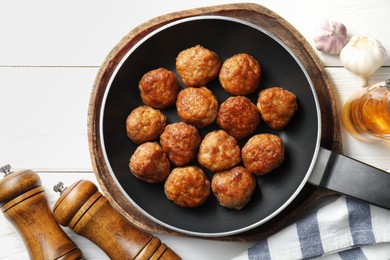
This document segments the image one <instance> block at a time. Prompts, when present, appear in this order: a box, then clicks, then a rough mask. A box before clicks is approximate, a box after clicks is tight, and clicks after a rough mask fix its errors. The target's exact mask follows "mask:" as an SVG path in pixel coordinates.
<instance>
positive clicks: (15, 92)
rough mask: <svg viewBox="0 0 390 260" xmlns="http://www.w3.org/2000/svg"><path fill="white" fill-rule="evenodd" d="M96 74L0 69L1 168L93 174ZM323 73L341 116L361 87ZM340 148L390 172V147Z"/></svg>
mask: <svg viewBox="0 0 390 260" xmlns="http://www.w3.org/2000/svg"><path fill="white" fill-rule="evenodd" d="M97 71H98V68H58V67H53V68H25V67H24V68H19V67H17V68H16V67H14V68H0V86H1V87H0V96H2V97H4V98H3V99H2V102H0V115H1V122H2V126H3V127H2V128H1V135H0V144H1V147H2V149H0V158H1V160H2V162H1V163H3V164H4V163H11V164H12V165H13V166H14V167H16V168H33V169H71V170H72V169H73V170H74V169H89V170H91V169H92V166H91V164H90V158H89V150H88V143H87V107H88V102H89V96H90V91H91V89H92V84H93V81H94V79H95V76H96V74H97ZM326 71H327V73H328V75H329V77H330V80H331V81H332V83H333V85H334V87H335V88H334V89H335V92H336V104H337V107H338V111H339V113H340V110H341V106H342V104H344V102H345V101H346V100H347V98H348V97H349V96H350V95H352V93H353V92H354V91H357V90H358V89H359V88H361V87H360V86H358V85H357V83H358V81H357V80H356V79H355V77H354V76H353V75H352V74H351V73H349V72H348V71H347V70H345V69H343V68H326ZM389 75H390V68H388V67H386V68H381V69H379V70H378V71H377V73H375V74H374V75H373V76H372V77H371V79H370V82H371V83H374V82H379V81H382V80H385V79H387V78H388V77H389ZM42 93H46V94H45V95H43V94H42ZM53 97H58V99H55V100H53ZM11 110H12V112H11ZM343 144H344V145H343V146H344V153H345V154H346V155H348V156H351V157H353V158H356V159H359V160H362V161H364V162H366V163H369V164H371V165H374V166H376V167H379V168H381V169H384V170H386V169H390V161H389V160H388V158H390V157H389V155H390V154H389V151H390V149H389V148H388V145H386V144H366V143H362V142H359V141H357V140H354V139H353V138H352V137H350V136H349V135H348V134H345V135H343ZM373 154H375V155H376V156H372V155H373Z"/></svg>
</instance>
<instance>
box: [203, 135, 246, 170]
mask: <svg viewBox="0 0 390 260" xmlns="http://www.w3.org/2000/svg"><path fill="white" fill-rule="evenodd" d="M198 161H199V163H200V164H201V165H203V166H204V167H206V168H207V169H209V170H210V171H223V170H227V169H230V168H232V167H233V166H235V165H236V164H238V163H239V162H241V156H240V146H239V145H238V143H237V140H236V139H235V138H234V137H233V136H231V135H229V134H228V133H226V132H225V131H224V130H215V131H213V132H210V133H208V134H207V135H206V136H205V137H204V139H203V141H202V142H201V143H200V146H199V153H198Z"/></svg>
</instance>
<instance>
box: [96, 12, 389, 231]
mask: <svg viewBox="0 0 390 260" xmlns="http://www.w3.org/2000/svg"><path fill="white" fill-rule="evenodd" d="M197 44H200V45H203V46H204V47H206V48H208V49H210V50H213V51H215V52H216V53H217V54H218V55H219V57H220V59H221V60H222V61H223V60H225V59H227V58H229V57H231V56H232V55H234V54H237V53H242V52H244V53H248V54H250V55H252V56H254V57H255V58H256V59H257V60H258V61H259V62H260V63H261V65H262V78H261V85H260V88H259V91H260V90H261V89H264V88H268V87H273V86H282V87H283V88H286V89H288V90H290V91H292V92H293V93H295V94H296V96H297V98H298V106H299V109H298V112H297V113H296V115H295V116H294V118H293V119H292V121H291V122H290V124H289V125H288V126H287V127H286V128H285V129H283V130H281V131H274V130H272V129H271V128H269V127H267V126H266V125H265V124H264V123H263V124H260V126H259V127H258V128H257V129H256V132H255V133H264V132H265V133H273V134H276V135H279V136H280V137H281V138H282V139H283V142H284V145H285V160H284V162H283V164H282V165H281V166H280V167H279V168H277V169H276V170H274V171H273V172H272V173H270V174H268V175H265V176H262V177H256V180H257V184H258V185H257V188H256V190H255V193H254V195H253V197H252V200H251V201H250V202H249V204H247V205H246V206H245V208H243V209H242V210H241V211H236V210H231V209H226V208H223V207H221V206H219V205H218V202H217V200H216V198H215V197H214V196H213V195H211V196H210V198H209V199H208V200H207V201H206V202H205V203H204V204H203V205H202V206H200V207H198V208H182V207H179V206H177V205H175V204H173V203H172V202H171V201H169V200H168V199H167V198H166V197H165V195H164V191H163V183H161V184H149V183H145V182H143V181H140V180H138V179H137V178H135V177H134V176H133V175H132V174H131V173H130V170H129V167H128V162H129V158H130V156H131V155H132V154H133V152H134V151H135V149H136V147H137V145H136V144H134V143H133V142H132V141H131V140H130V139H129V138H128V137H127V135H126V128H125V122H126V117H127V116H128V114H129V113H130V112H131V111H132V110H133V109H134V108H136V107H138V106H140V105H142V104H143V103H142V100H141V98H140V95H139V91H138V82H139V80H140V79H141V77H142V76H143V74H144V73H146V72H148V71H150V70H152V69H156V68H159V67H164V68H166V69H169V70H171V71H173V72H175V73H176V70H175V58H176V56H177V54H178V53H179V52H180V51H182V50H184V49H186V48H189V47H192V46H195V45H197ZM178 78H179V77H178ZM181 86H182V87H183V84H181ZM207 87H208V88H209V89H210V90H212V91H213V92H214V94H215V95H216V96H217V98H218V101H219V102H220V103H221V102H223V101H224V100H225V99H227V98H228V97H229V94H228V93H226V92H225V91H224V90H223V89H222V87H221V86H220V84H219V82H218V80H217V79H216V80H214V81H212V82H210V83H209V84H207ZM257 94H258V92H256V93H255V94H254V95H252V96H249V98H251V99H252V101H253V102H254V103H256V100H257ZM163 113H165V114H166V115H167V117H168V123H172V122H176V121H179V120H180V119H179V117H178V116H177V113H176V110H175V108H174V107H173V108H169V109H166V110H163ZM320 118H321V115H320V108H319V105H318V100H317V96H316V93H315V89H314V87H313V86H312V83H311V81H310V79H309V77H308V76H307V73H306V71H305V69H304V68H303V66H301V65H300V63H299V61H298V59H296V58H295V57H294V55H293V53H292V52H291V51H290V50H289V49H288V48H287V47H286V46H285V45H284V44H283V43H282V42H280V41H279V40H278V39H277V38H276V37H274V36H273V35H271V34H270V33H268V32H266V31H265V30H263V29H261V28H259V27H257V26H254V25H252V24H249V23H247V22H244V21H241V20H237V19H232V18H227V17H219V16H201V17H193V18H189V19H183V20H179V21H176V22H173V23H171V24H168V25H166V26H163V27H161V28H159V29H157V30H156V31H154V32H152V33H151V34H149V35H148V36H147V37H145V38H144V39H143V40H141V41H140V42H138V43H137V44H136V45H135V46H134V47H133V48H132V49H131V50H130V51H129V52H128V53H127V54H126V55H125V56H124V58H123V59H122V61H121V63H120V64H119V65H118V66H117V67H116V71H115V72H114V73H113V75H112V77H111V79H110V81H109V83H108V87H107V89H106V91H105V93H104V98H103V103H102V106H101V118H100V129H99V132H100V137H101V140H100V141H101V143H102V150H103V152H104V155H105V159H106V163H107V166H108V168H109V171H110V173H111V176H112V177H113V179H114V180H115V182H116V184H117V185H118V187H119V188H120V190H121V191H122V193H123V194H124V196H125V197H126V198H127V199H128V200H129V201H130V202H131V203H132V204H133V205H134V206H135V207H136V208H138V209H139V210H140V211H141V212H143V213H144V214H145V215H146V216H147V217H149V218H151V219H152V220H154V221H156V222H157V223H159V224H160V225H162V226H165V227H167V228H169V229H172V230H175V231H178V232H183V233H186V234H191V235H197V236H223V235H232V234H236V233H240V232H243V231H246V230H249V229H251V228H254V227H256V226H259V225H261V224H263V223H265V222H267V221H268V220H270V219H271V218H273V217H274V216H276V215H277V214H278V213H280V212H281V211H282V210H283V209H284V208H286V207H287V205H289V204H290V202H291V201H292V200H293V199H294V198H295V197H296V196H297V195H298V194H299V192H300V191H301V189H302V188H303V186H304V185H305V184H306V182H307V181H310V182H311V183H314V184H317V185H319V184H321V185H324V186H326V187H330V188H335V190H336V191H338V192H340V193H347V194H349V195H352V196H355V197H358V198H362V199H365V200H367V201H369V202H371V203H374V204H378V205H380V206H384V207H387V208H390V188H389V187H390V176H388V175H387V174H384V172H382V171H380V170H378V169H374V168H372V167H370V166H368V165H364V164H362V163H360V162H356V161H353V160H351V159H348V158H346V157H344V156H341V155H336V154H334V153H333V152H330V151H328V150H325V149H323V148H321V147H320V145H319V144H320V138H321V120H320ZM217 128H218V127H217V126H216V124H213V125H211V126H209V127H206V128H204V129H201V130H200V133H201V135H202V136H204V135H205V134H206V133H207V132H210V131H212V130H215V129H217ZM246 141H247V139H245V140H242V141H241V143H240V144H241V146H242V145H243V144H244V143H245V142H246ZM345 161H352V162H353V165H350V164H349V163H348V162H347V163H345ZM192 164H195V165H198V166H199V164H198V163H197V162H196V160H195V161H194V162H192ZM204 170H205V172H206V174H207V175H208V176H209V179H210V180H211V178H212V173H211V172H209V171H207V170H206V169H204ZM368 171H369V172H368ZM323 176H325V177H323ZM379 179H380V180H379ZM340 180H341V181H343V182H340ZM378 180H379V181H378ZM345 181H346V182H345ZM368 181H370V184H366V182H368ZM377 182H378V183H377ZM386 185H387V186H386ZM364 188H367V189H369V191H368V192H367V191H363V190H362V189H364ZM386 191H387V192H386ZM351 192H352V193H351ZM371 194H373V195H371ZM366 195H368V196H366Z"/></svg>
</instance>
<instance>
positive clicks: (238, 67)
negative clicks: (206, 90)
mask: <svg viewBox="0 0 390 260" xmlns="http://www.w3.org/2000/svg"><path fill="white" fill-rule="evenodd" d="M260 77H261V66H260V64H259V62H258V61H257V60H256V59H255V58H253V57H252V56H250V55H249V54H246V53H240V54H236V55H234V56H232V57H231V58H229V59H227V60H225V62H224V63H223V64H222V67H221V71H220V72H219V82H220V83H221V85H222V87H223V88H224V89H225V90H226V91H227V92H229V93H230V94H232V95H241V96H245V95H248V94H251V93H253V92H255V90H256V89H257V88H258V86H259V84H260Z"/></svg>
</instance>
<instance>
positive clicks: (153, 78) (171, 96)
mask: <svg viewBox="0 0 390 260" xmlns="http://www.w3.org/2000/svg"><path fill="white" fill-rule="evenodd" d="M138 87H139V91H140V93H141V98H142V101H143V102H144V103H145V104H146V105H149V106H151V107H154V108H158V109H164V108H167V107H170V106H172V105H174V104H175V102H176V98H177V93H178V92H179V82H178V80H177V78H176V76H175V74H173V72H172V71H169V70H166V69H164V68H158V69H155V70H151V71H149V72H147V73H146V74H145V75H143V76H142V78H141V80H140V82H139V84H138Z"/></svg>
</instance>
